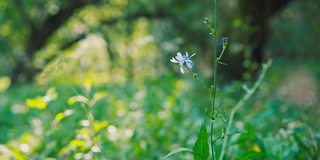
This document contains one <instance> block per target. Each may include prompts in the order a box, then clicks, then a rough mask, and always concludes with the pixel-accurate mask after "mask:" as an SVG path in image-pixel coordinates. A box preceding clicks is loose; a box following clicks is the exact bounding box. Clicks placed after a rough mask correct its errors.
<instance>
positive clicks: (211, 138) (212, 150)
mask: <svg viewBox="0 0 320 160" xmlns="http://www.w3.org/2000/svg"><path fill="white" fill-rule="evenodd" d="M213 123H214V120H211V127H210V128H211V129H210V131H211V134H210V145H211V154H212V159H213V160H215V159H216V152H215V150H214V140H213Z"/></svg>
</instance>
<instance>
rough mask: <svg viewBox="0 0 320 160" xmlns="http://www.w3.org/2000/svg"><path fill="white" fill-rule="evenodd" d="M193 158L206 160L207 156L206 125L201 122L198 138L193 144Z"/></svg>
mask: <svg viewBox="0 0 320 160" xmlns="http://www.w3.org/2000/svg"><path fill="white" fill-rule="evenodd" d="M193 152H194V153H196V154H193V159H194V160H207V159H208V158H209V143H208V132H207V128H206V125H205V124H204V123H202V126H201V129H200V133H199V135H198V139H197V141H196V143H195V144H194V146H193Z"/></svg>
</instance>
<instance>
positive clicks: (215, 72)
mask: <svg viewBox="0 0 320 160" xmlns="http://www.w3.org/2000/svg"><path fill="white" fill-rule="evenodd" d="M212 35H213V60H214V61H213V87H212V91H211V94H210V97H211V112H210V118H211V127H210V148H211V156H212V160H215V159H216V156H215V150H214V142H213V139H214V137H213V123H214V120H215V101H216V90H217V75H218V61H217V46H216V43H217V0H214V28H213V32H212Z"/></svg>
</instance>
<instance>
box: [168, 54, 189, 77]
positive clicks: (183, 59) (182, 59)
mask: <svg viewBox="0 0 320 160" xmlns="http://www.w3.org/2000/svg"><path fill="white" fill-rule="evenodd" d="M194 55H195V53H194V54H192V55H191V56H190V57H189V54H188V52H186V54H185V55H182V54H181V53H180V52H178V53H177V56H175V57H172V58H171V59H170V61H171V62H172V63H178V64H179V66H180V71H181V73H182V74H183V73H184V68H183V65H184V64H186V66H187V67H188V68H190V69H191V68H192V67H193V63H192V61H191V60H190V58H191V57H193V56H194Z"/></svg>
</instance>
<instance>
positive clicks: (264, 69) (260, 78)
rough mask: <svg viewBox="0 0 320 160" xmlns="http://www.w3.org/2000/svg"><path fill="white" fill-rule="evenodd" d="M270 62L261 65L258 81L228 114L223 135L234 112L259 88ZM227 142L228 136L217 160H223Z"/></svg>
mask: <svg viewBox="0 0 320 160" xmlns="http://www.w3.org/2000/svg"><path fill="white" fill-rule="evenodd" d="M271 64H272V61H271V60H269V61H268V62H267V63H266V64H263V65H262V71H261V73H260V75H259V78H258V80H257V81H256V82H255V83H254V85H253V87H252V88H251V89H248V90H247V91H246V92H247V93H246V94H245V96H244V97H243V98H242V99H241V100H240V101H239V102H238V103H237V105H236V106H235V107H234V108H233V109H232V111H231V113H230V117H229V122H228V125H227V129H226V132H225V135H228V134H229V132H230V129H231V125H232V122H233V118H234V115H235V114H236V112H237V111H238V110H239V108H241V107H242V106H243V105H244V104H245V102H246V101H247V100H248V99H249V98H250V97H251V96H252V95H253V93H254V92H255V91H256V90H257V89H258V88H259V86H260V85H261V83H262V80H263V79H264V77H265V75H266V72H267V70H268V68H269V67H270V66H271ZM227 141H228V136H225V137H224V139H223V144H222V149H221V154H220V158H219V160H223V156H224V152H225V148H226V144H227Z"/></svg>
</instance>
